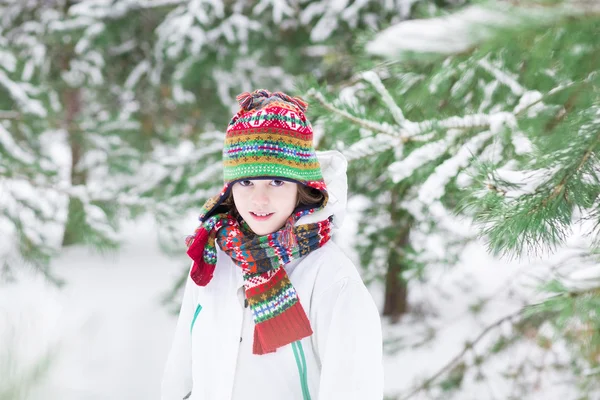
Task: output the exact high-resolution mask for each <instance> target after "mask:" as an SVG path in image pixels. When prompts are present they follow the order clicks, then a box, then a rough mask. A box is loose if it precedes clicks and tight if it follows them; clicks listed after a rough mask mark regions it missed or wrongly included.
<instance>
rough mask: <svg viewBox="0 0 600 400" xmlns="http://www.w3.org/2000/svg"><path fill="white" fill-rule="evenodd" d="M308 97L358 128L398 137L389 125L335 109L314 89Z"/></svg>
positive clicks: (308, 93) (309, 92)
mask: <svg viewBox="0 0 600 400" xmlns="http://www.w3.org/2000/svg"><path fill="white" fill-rule="evenodd" d="M307 97H312V98H314V99H315V100H317V101H318V102H319V103H321V105H322V106H323V107H325V108H326V109H327V110H329V111H331V112H332V113H334V114H338V115H340V116H342V117H344V118H346V119H348V120H350V121H351V122H354V123H355V124H356V125H358V126H362V127H363V128H367V129H370V130H372V131H375V132H380V133H387V134H388V135H396V133H397V132H396V130H395V129H393V128H392V127H391V126H387V125H383V124H379V123H376V122H372V121H369V120H366V119H362V118H358V117H355V116H354V115H352V114H350V113H349V112H347V111H344V110H340V109H339V108H337V107H335V106H334V105H333V104H331V103H329V102H328V101H327V100H326V99H325V97H324V96H323V94H321V93H320V92H318V91H316V90H315V89H314V88H311V89H310V90H309V91H308V92H307Z"/></svg>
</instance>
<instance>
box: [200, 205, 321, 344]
mask: <svg viewBox="0 0 600 400" xmlns="http://www.w3.org/2000/svg"><path fill="white" fill-rule="evenodd" d="M310 212H311V211H310V210H305V211H300V212H298V213H296V214H293V215H292V216H290V219H291V220H292V221H296V220H298V219H299V218H300V217H302V216H303V215H306V214H309V213H310ZM205 226H206V228H205ZM211 232H212V233H213V234H210V233H211ZM217 232H218V233H217ZM283 232H284V229H281V230H279V231H277V232H273V233H271V234H269V235H265V236H257V235H254V234H253V233H252V231H251V230H250V228H249V227H248V225H247V224H246V223H245V222H244V221H242V222H241V223H240V222H239V221H237V220H236V219H235V218H233V217H232V216H231V215H229V214H219V215H215V216H213V217H211V218H210V219H209V221H207V224H205V225H202V226H200V227H199V228H198V229H197V230H196V234H195V239H194V238H193V237H191V238H190V239H189V240H190V242H191V243H190V246H189V249H188V255H189V256H190V257H191V258H192V259H194V260H197V262H195V263H194V266H193V267H192V271H191V273H190V276H191V277H192V279H193V280H194V282H196V283H197V284H198V285H200V286H204V285H206V284H208V282H210V280H211V279H212V276H213V273H214V270H215V266H216V265H215V264H216V248H215V233H216V241H217V242H218V244H219V247H220V248H221V249H222V250H223V251H224V252H225V253H227V254H228V255H229V257H231V259H232V260H233V262H234V263H235V264H236V265H238V266H239V267H241V268H242V275H243V278H244V288H245V293H246V299H248V305H249V306H250V308H251V310H252V314H253V317H254V323H255V328H254V344H253V353H254V354H266V353H270V352H274V351H275V350H276V349H277V348H278V347H281V346H284V345H286V344H289V343H292V342H295V341H297V340H300V339H302V338H304V337H307V336H310V335H312V333H313V331H312V328H311V326H310V322H309V320H308V317H307V316H306V313H305V311H304V308H303V307H302V305H301V304H300V299H299V298H298V294H297V293H296V289H295V288H294V286H293V285H292V283H291V282H290V280H289V278H288V275H287V273H286V272H285V269H284V268H282V267H283V266H284V265H285V264H287V263H289V262H290V261H292V260H294V259H297V258H299V257H302V256H304V255H306V254H308V253H310V252H311V251H313V250H316V249H318V248H320V247H321V246H323V245H324V244H325V243H327V242H328V241H329V239H330V238H331V235H330V233H331V218H329V219H326V220H324V221H320V222H316V223H312V224H305V225H300V226H296V227H294V228H293V234H294V236H295V237H296V238H297V241H296V242H295V245H294V246H292V247H288V246H286V245H284V243H283V242H282V234H283ZM207 235H208V240H203V239H202V238H203V237H206V236H207Z"/></svg>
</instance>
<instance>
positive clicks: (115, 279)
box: [0, 218, 573, 400]
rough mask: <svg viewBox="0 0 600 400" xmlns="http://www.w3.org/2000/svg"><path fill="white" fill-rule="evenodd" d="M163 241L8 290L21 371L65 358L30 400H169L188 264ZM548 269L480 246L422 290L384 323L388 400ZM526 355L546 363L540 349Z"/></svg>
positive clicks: (490, 389) (491, 390) (150, 233)
mask: <svg viewBox="0 0 600 400" xmlns="http://www.w3.org/2000/svg"><path fill="white" fill-rule="evenodd" d="M346 223H347V224H348V225H347V226H346V227H345V229H344V233H343V235H344V236H339V237H338V238H337V240H338V241H339V242H340V243H341V244H344V243H349V241H348V240H347V239H348V238H349V237H352V235H353V230H354V225H353V223H352V218H348V220H347V222H346ZM193 225H194V222H193V221H190V226H186V227H184V228H182V230H185V229H187V230H191V229H192V228H193ZM154 232H155V230H154V226H153V225H152V223H151V222H149V221H140V222H138V223H136V224H135V225H129V226H128V227H127V229H126V230H125V232H124V238H125V239H126V240H125V244H124V245H123V248H122V250H121V251H120V252H119V253H118V254H114V255H109V256H101V255H98V254H93V253H90V252H89V251H88V250H84V249H82V248H74V249H69V250H67V251H65V252H64V253H63V254H62V255H61V256H60V257H58V258H57V259H55V260H54V261H53V266H52V267H53V268H54V271H55V272H56V274H57V275H59V276H62V277H64V278H65V279H66V280H67V281H68V284H67V286H66V287H65V288H64V289H63V290H61V291H56V290H54V289H52V288H50V287H48V286H47V285H45V284H44V283H43V281H41V280H39V279H33V278H30V277H28V278H27V279H24V280H22V281H21V282H20V283H19V284H17V285H11V286H8V287H7V288H5V287H3V288H2V290H1V291H0V318H3V317H8V321H9V323H8V324H4V323H2V325H0V335H6V334H7V329H6V327H7V326H12V327H13V329H14V332H16V333H17V335H16V337H17V338H18V339H14V336H13V339H14V343H13V349H14V352H16V353H17V354H18V355H19V361H20V365H23V364H26V363H27V362H29V361H31V360H33V359H35V357H39V356H40V355H41V354H44V351H46V350H48V349H54V350H56V354H57V356H56V357H55V358H54V359H53V363H52V365H51V368H50V372H49V373H48V375H47V379H46V380H45V381H44V383H43V384H42V385H40V386H39V388H38V389H36V391H35V392H34V393H32V394H31V396H30V397H29V398H30V399H32V400H41V399H61V400H95V399H98V400H106V399H111V400H121V399H122V400H132V399H133V400H137V399H144V400H148V399H158V398H159V394H158V393H159V383H160V376H161V372H162V368H163V363H164V361H165V358H166V354H167V351H168V348H169V345H170V340H171V335H172V333H173V329H174V323H175V319H174V317H173V316H172V315H169V313H168V311H167V310H166V309H165V307H164V306H161V304H160V299H161V296H162V295H163V294H164V293H165V291H166V290H168V288H169V287H170V285H172V283H173V280H174V279H175V276H176V275H177V274H178V273H179V268H181V266H182V265H185V264H186V263H187V261H186V259H185V258H184V257H181V258H179V259H173V258H168V257H166V256H165V255H163V254H161V253H160V251H159V250H158V248H157V246H156V245H155V243H156V236H155V233H154ZM185 233H186V232H182V237H183V236H184V235H185ZM349 251H350V250H349ZM545 269H546V267H545V266H544V265H543V264H540V265H524V264H518V263H507V262H503V261H496V260H492V259H491V258H490V257H489V256H488V255H487V254H486V253H485V251H484V249H483V247H482V245H481V244H479V243H474V244H472V245H470V246H469V247H468V248H467V249H466V250H465V253H464V256H463V260H462V262H461V263H460V264H459V265H458V266H456V267H455V268H452V269H447V270H443V271H439V272H438V273H434V274H432V280H431V281H430V282H429V283H426V284H413V286H412V287H411V291H410V298H411V303H412V304H413V307H414V311H413V313H411V315H409V316H408V317H407V318H405V319H403V320H402V321H401V323H400V324H398V325H395V326H392V325H390V324H389V322H388V321H386V320H384V321H383V323H384V327H385V342H386V344H385V347H386V350H387V351H388V352H390V354H389V355H388V356H387V357H386V360H385V368H386V376H385V379H386V392H387V393H388V394H390V395H391V394H398V393H400V392H404V393H405V392H406V390H408V389H409V388H410V387H412V385H413V384H415V383H417V382H418V381H419V380H420V379H423V378H426V377H427V376H429V375H430V374H432V373H434V372H435V371H437V370H438V369H439V368H440V367H441V366H443V365H444V364H445V363H446V362H447V361H448V360H449V359H451V358H452V357H453V356H454V355H456V354H457V353H458V352H459V351H460V350H461V349H462V347H463V345H464V343H465V341H466V340H469V339H473V338H474V337H475V336H476V335H477V334H478V333H479V332H480V331H481V330H482V329H483V328H484V327H485V326H486V325H487V324H489V323H490V322H493V321H494V320H496V319H497V318H499V317H502V316H504V315H506V314H509V313H511V312H513V311H514V310H516V309H518V308H519V307H520V306H521V305H522V304H523V301H524V300H525V299H524V297H523V296H525V297H528V298H530V299H531V298H532V296H534V295H533V294H531V293H532V289H531V288H528V287H527V285H528V284H531V283H532V282H533V281H532V277H534V276H535V274H536V271H537V273H540V271H542V272H543V271H545ZM510 288H512V289H513V290H509V289H510ZM528 291H529V293H530V294H529V295H527V292H528ZM372 293H373V296H374V298H375V299H376V301H377V302H378V304H380V305H382V290H381V289H380V288H378V287H372ZM486 299H488V301H485V300H486ZM479 301H482V304H485V305H484V306H483V308H482V312H481V313H479V314H477V315H473V314H472V313H470V312H469V311H468V309H469V307H470V306H473V305H475V303H478V302H479ZM2 326H4V329H2ZM428 327H433V328H435V329H436V330H437V331H438V334H437V336H436V338H435V339H434V340H433V341H431V343H428V344H425V345H421V346H419V345H418V343H419V342H421V341H423V338H424V337H426V335H427V330H428ZM1 337H2V336H0V338H1ZM5 337H6V336H5ZM2 343H3V344H4V343H7V342H6V341H4V340H3V342H2ZM530 347H531V346H530ZM519 352H521V353H522V354H525V355H526V356H527V357H532V358H536V357H541V355H539V354H538V353H536V350H535V348H533V349H532V348H529V349H526V348H523V349H521V350H519ZM521 358H522V357H521ZM517 359H519V357H515V354H514V352H513V353H510V354H508V355H507V356H505V357H501V358H499V359H498V360H497V361H495V362H494V363H493V364H491V365H489V366H488V367H487V370H492V371H493V370H498V371H499V369H500V368H506V367H510V365H511V363H515V362H516V361H517ZM28 360H29V361H28ZM0 368H2V364H0ZM0 375H2V373H1V371H0ZM469 379H471V378H469V377H468V376H467V378H465V384H466V385H467V386H466V387H467V388H468V390H467V391H464V392H462V394H461V396H460V397H457V398H460V399H470V398H473V399H475V398H477V399H508V398H509V394H510V390H511V388H510V387H508V386H507V384H506V382H505V381H503V380H502V379H499V378H493V379H486V380H485V384H482V383H481V382H475V381H473V382H470V381H469ZM550 383H551V382H549V381H548V380H547V379H544V380H542V381H541V382H539V385H538V390H539V392H537V393H532V396H531V397H528V398H536V399H537V398H539V399H558V398H562V399H569V398H573V397H572V393H570V389H569V388H568V386H567V387H564V385H563V387H561V386H556V385H554V386H553V387H552V388H551V390H548V387H549V384H550ZM1 388H2V377H1V376H0V389H1ZM563 389H564V390H563ZM538 393H539V394H538ZM569 394H571V395H570V396H569ZM415 398H419V397H415ZM325 400H334V399H325Z"/></svg>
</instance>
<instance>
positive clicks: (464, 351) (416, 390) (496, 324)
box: [398, 287, 600, 400]
mask: <svg viewBox="0 0 600 400" xmlns="http://www.w3.org/2000/svg"><path fill="white" fill-rule="evenodd" d="M599 291H600V288H599V287H594V288H590V289H586V290H581V291H567V292H564V293H560V294H557V295H555V296H551V297H549V298H547V299H545V300H544V301H542V302H541V303H536V304H530V305H526V306H524V307H522V308H520V309H519V310H517V311H515V312H513V313H511V314H508V315H505V316H504V317H502V318H499V319H498V320H496V321H494V322H492V323H491V324H489V325H488V326H486V327H485V328H484V329H483V330H482V331H481V332H480V333H479V335H477V337H476V338H475V339H473V340H472V341H470V342H467V343H466V344H465V345H464V347H463V349H462V350H461V351H460V352H459V353H457V354H456V355H455V356H454V357H453V358H452V359H451V360H450V361H448V362H447V363H446V364H445V365H443V366H442V367H441V368H440V369H439V370H438V371H437V372H436V373H434V374H433V375H431V376H430V377H429V378H427V379H426V380H425V381H424V382H423V383H422V384H420V385H419V386H417V387H416V388H414V389H413V390H412V391H410V392H409V393H408V394H406V395H404V396H402V397H399V398H398V400H408V399H410V398H412V397H414V396H415V395H416V394H418V393H420V392H421V391H423V390H426V389H427V388H429V387H430V386H431V384H432V383H433V382H435V381H436V380H437V379H438V378H440V377H441V376H442V375H444V374H445V373H447V372H448V371H450V370H452V369H453V368H454V367H455V366H456V365H457V364H458V363H459V362H460V361H461V360H462V358H463V357H464V356H465V355H466V354H467V353H468V352H469V351H472V350H473V349H474V347H475V345H476V344H477V343H479V342H480V341H481V340H482V339H483V338H484V337H485V336H486V335H487V334H488V333H490V332H491V331H492V330H494V329H495V328H498V327H499V326H500V325H502V324H503V323H504V322H507V321H511V322H512V324H513V326H514V325H516V324H517V323H518V322H521V321H522V320H521V319H519V320H517V321H512V320H513V319H515V318H518V317H520V316H525V315H524V314H526V313H527V312H530V310H532V309H534V308H535V307H537V306H539V305H542V304H544V303H545V302H546V301H548V300H553V299H557V298H560V297H564V298H570V299H574V298H577V297H582V296H585V295H588V294H593V295H595V296H598V295H599V294H600V292H599Z"/></svg>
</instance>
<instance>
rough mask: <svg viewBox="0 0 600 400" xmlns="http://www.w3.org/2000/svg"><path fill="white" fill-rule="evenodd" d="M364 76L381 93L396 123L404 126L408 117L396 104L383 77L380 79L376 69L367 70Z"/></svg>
mask: <svg viewBox="0 0 600 400" xmlns="http://www.w3.org/2000/svg"><path fill="white" fill-rule="evenodd" d="M362 77H363V79H364V80H366V81H367V82H369V83H370V84H371V85H373V87H374V88H375V90H376V91H377V93H379V95H380V96H381V98H382V99H383V101H384V103H385V105H386V106H387V107H388V109H389V110H390V112H391V113H392V116H393V117H394V120H395V121H396V124H398V126H399V127H402V125H403V124H404V121H405V120H406V118H405V117H404V113H403V112H402V109H401V108H400V106H398V104H396V102H395V101H394V99H393V98H392V95H390V92H388V90H387V89H386V87H385V86H384V85H383V83H382V82H381V79H379V75H377V74H376V73H375V72H374V71H367V72H364V73H363V74H362Z"/></svg>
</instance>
